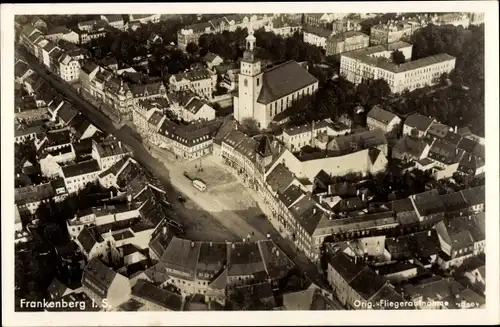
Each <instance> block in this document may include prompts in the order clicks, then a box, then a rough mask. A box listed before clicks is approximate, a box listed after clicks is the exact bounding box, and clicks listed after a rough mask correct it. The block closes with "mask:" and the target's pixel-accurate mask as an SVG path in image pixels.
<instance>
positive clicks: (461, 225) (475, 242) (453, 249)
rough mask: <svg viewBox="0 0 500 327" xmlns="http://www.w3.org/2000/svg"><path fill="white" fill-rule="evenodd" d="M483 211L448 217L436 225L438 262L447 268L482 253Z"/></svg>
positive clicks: (483, 243)
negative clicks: (442, 253) (438, 249)
mask: <svg viewBox="0 0 500 327" xmlns="http://www.w3.org/2000/svg"><path fill="white" fill-rule="evenodd" d="M484 217H485V215H484V212H481V213H479V214H475V215H469V216H461V217H453V218H449V219H447V220H446V221H441V222H439V223H438V224H437V225H436V227H435V228H436V231H437V233H438V237H439V241H440V244H441V250H442V251H443V252H444V255H440V259H438V263H439V264H440V265H442V266H443V268H445V269H447V268H449V267H450V266H460V265H461V264H462V263H463V261H464V260H465V259H467V258H470V257H472V256H477V255H479V254H481V253H484V247H485V235H486V232H485V220H484Z"/></svg>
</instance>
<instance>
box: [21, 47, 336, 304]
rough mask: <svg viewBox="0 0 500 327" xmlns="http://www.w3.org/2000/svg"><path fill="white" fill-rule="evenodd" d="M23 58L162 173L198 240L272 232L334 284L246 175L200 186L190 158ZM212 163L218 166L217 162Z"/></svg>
mask: <svg viewBox="0 0 500 327" xmlns="http://www.w3.org/2000/svg"><path fill="white" fill-rule="evenodd" d="M23 57H24V58H25V60H26V61H27V62H28V63H29V64H30V66H31V68H32V69H33V70H34V71H35V72H36V73H38V74H40V76H42V77H43V78H44V79H45V80H46V81H47V82H49V83H50V84H51V85H52V86H53V87H54V88H55V89H56V90H58V91H59V92H61V93H62V94H63V95H64V96H65V97H66V98H68V101H71V102H72V103H73V105H75V106H76V107H77V108H78V109H79V110H80V111H81V112H82V114H84V115H85V116H86V117H87V118H88V119H89V120H90V121H91V122H92V123H93V124H94V125H96V126H97V127H98V128H100V129H101V130H103V131H104V132H106V133H109V134H112V135H114V136H116V138H117V139H118V140H120V141H122V142H123V143H125V144H127V145H128V146H130V147H131V148H132V149H133V151H134V158H135V159H136V160H138V161H139V162H140V163H141V164H142V165H144V166H145V167H146V168H147V169H149V170H150V171H151V172H152V173H153V174H154V175H156V176H157V178H158V179H159V181H160V182H161V183H162V185H163V186H164V190H165V191H166V192H167V197H168V200H169V202H170V203H171V204H172V206H173V208H172V209H173V210H172V215H173V217H172V218H173V219H175V220H177V221H179V222H181V223H182V224H183V225H184V226H185V227H186V234H185V235H184V237H187V238H189V239H192V240H208V239H210V240H213V241H236V240H240V241H241V240H242V239H243V238H244V237H246V236H248V235H252V239H253V240H258V239H265V238H266V234H267V233H270V234H271V235H272V239H273V241H274V242H275V243H276V244H277V245H278V246H279V247H280V248H281V249H282V250H283V251H284V252H285V253H286V255H287V256H288V257H289V258H290V259H291V260H292V261H293V262H294V263H295V264H296V265H297V266H298V267H299V268H300V269H301V270H302V271H303V272H304V273H305V274H306V276H307V277H308V278H309V279H311V280H312V281H313V282H314V283H315V284H317V285H318V286H320V287H322V288H323V289H328V287H327V285H326V283H325V282H324V278H323V277H322V274H321V272H320V271H319V270H318V268H317V266H316V265H315V264H314V263H312V262H311V261H310V260H309V259H308V258H307V257H306V256H305V254H304V253H302V252H301V251H297V250H296V249H295V245H294V244H293V242H292V241H290V240H285V239H283V238H282V237H281V236H279V233H278V232H277V231H276V228H278V227H279V226H277V225H276V222H272V221H269V220H267V219H266V218H264V217H262V211H261V209H263V208H264V209H265V204H263V200H262V199H260V197H259V195H257V194H256V193H255V191H252V190H251V189H249V188H247V187H246V186H245V185H244V183H243V182H242V181H241V180H240V181H236V182H235V184H234V185H235V187H236V188H234V189H229V190H228V191H225V192H223V193H217V192H215V193H214V192H210V190H209V188H210V185H208V189H207V192H199V191H197V190H196V189H195V188H194V187H193V186H192V184H191V181H190V180H189V179H187V178H186V177H185V176H184V175H183V173H184V171H185V168H186V163H185V162H180V161H177V160H175V159H172V156H171V155H169V153H168V152H167V151H165V150H161V149H159V148H156V147H154V146H152V145H148V147H151V148H152V150H153V151H152V152H153V153H154V156H152V155H151V154H150V153H149V152H148V151H147V150H146V148H145V146H144V144H143V143H142V141H140V140H139V139H137V138H136V137H134V135H136V132H135V131H134V130H132V129H131V127H130V126H128V125H127V124H125V125H124V126H123V127H122V128H120V129H117V128H116V127H115V126H114V125H113V122H112V121H111V120H110V118H109V117H107V116H106V115H105V114H104V113H102V112H101V111H99V110H98V109H96V108H95V107H94V106H92V105H91V104H90V103H88V102H86V101H85V100H83V99H82V98H81V96H80V95H79V94H78V93H77V92H76V91H75V90H74V89H73V88H72V87H71V86H69V85H68V84H66V83H64V82H62V81H60V80H58V79H57V78H56V77H54V76H53V75H52V74H47V70H46V69H45V68H44V67H41V65H40V64H39V63H38V62H37V61H36V60H35V59H33V57H32V56H30V55H24V56H23ZM202 160H203V161H205V162H206V163H208V162H209V161H210V162H211V161H212V158H211V156H209V157H205V158H203V159H202ZM192 164H193V163H192ZM211 164H213V165H218V163H214V162H211ZM219 168H220V169H225V168H222V167H219ZM228 174H230V173H229V172H228ZM172 184H173V185H174V186H175V188H174V186H173V185H172ZM219 190H220V189H219ZM178 191H180V192H181V193H182V194H184V195H185V196H186V197H187V198H188V200H187V201H186V202H185V203H181V202H180V201H178V196H179V192H178ZM233 197H238V198H241V199H245V198H246V199H247V200H248V199H250V200H251V199H253V205H247V204H246V208H245V209H243V208H239V209H240V210H238V208H235V207H234V204H235V202H234V201H235V198H233ZM334 304H335V306H336V307H338V308H339V309H341V308H342V307H341V305H340V304H339V303H338V302H337V301H336V300H335V299H334Z"/></svg>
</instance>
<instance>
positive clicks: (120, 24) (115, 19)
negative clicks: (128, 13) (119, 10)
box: [101, 15, 125, 31]
mask: <svg viewBox="0 0 500 327" xmlns="http://www.w3.org/2000/svg"><path fill="white" fill-rule="evenodd" d="M101 19H102V20H104V21H106V22H107V23H108V24H109V26H112V27H114V28H116V29H119V30H120V31H124V30H125V23H124V20H123V17H122V15H101Z"/></svg>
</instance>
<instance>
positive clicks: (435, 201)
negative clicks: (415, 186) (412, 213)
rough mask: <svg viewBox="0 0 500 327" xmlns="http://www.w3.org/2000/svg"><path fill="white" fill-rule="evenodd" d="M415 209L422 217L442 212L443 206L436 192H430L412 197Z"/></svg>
mask: <svg viewBox="0 0 500 327" xmlns="http://www.w3.org/2000/svg"><path fill="white" fill-rule="evenodd" d="M412 198H413V202H414V204H415V208H416V209H417V211H418V212H419V213H420V215H422V216H428V215H431V214H434V213H439V212H444V211H445V209H446V208H445V205H444V203H443V201H442V200H441V197H440V196H439V192H438V191H437V190H430V191H427V192H423V193H418V194H414V195H412Z"/></svg>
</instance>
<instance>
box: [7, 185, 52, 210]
mask: <svg viewBox="0 0 500 327" xmlns="http://www.w3.org/2000/svg"><path fill="white" fill-rule="evenodd" d="M54 195H55V192H54V189H53V188H52V184H50V183H44V184H40V185H30V186H25V187H20V188H16V189H15V197H14V198H15V204H16V206H17V208H18V210H19V213H20V214H24V213H29V214H34V213H35V212H36V210H37V209H38V207H39V206H40V204H41V203H42V201H45V200H49V199H51V198H52V197H54Z"/></svg>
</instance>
